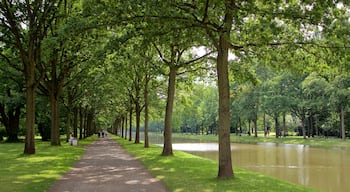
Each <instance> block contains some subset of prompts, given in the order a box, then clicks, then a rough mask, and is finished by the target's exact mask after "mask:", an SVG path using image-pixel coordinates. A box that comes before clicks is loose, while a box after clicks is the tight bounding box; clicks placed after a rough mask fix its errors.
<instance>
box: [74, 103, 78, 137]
mask: <svg viewBox="0 0 350 192" xmlns="http://www.w3.org/2000/svg"><path fill="white" fill-rule="evenodd" d="M78 113H79V109H78V107H74V120H73V121H74V122H73V138H78Z"/></svg>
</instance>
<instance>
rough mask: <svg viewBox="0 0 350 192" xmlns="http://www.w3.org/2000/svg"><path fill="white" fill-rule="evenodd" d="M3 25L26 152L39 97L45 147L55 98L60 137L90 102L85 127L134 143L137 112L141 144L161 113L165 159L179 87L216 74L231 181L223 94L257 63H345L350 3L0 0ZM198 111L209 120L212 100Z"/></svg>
mask: <svg viewBox="0 0 350 192" xmlns="http://www.w3.org/2000/svg"><path fill="white" fill-rule="evenodd" d="M0 21H1V23H0V43H1V44H0V49H1V58H2V60H1V79H2V80H4V82H6V83H5V84H3V85H2V88H1V89H2V94H1V96H2V98H1V103H2V105H1V106H4V107H2V108H3V109H4V110H3V111H5V113H7V116H8V117H10V116H14V117H17V114H18V113H16V112H17V111H16V107H15V106H16V105H11V104H12V103H17V104H18V106H20V107H21V108H23V107H24V106H25V112H26V113H25V114H26V116H25V130H26V139H25V148H24V153H26V154H33V153H35V143H34V136H35V124H36V123H35V119H36V118H35V116H36V114H45V110H40V111H38V110H36V108H35V103H36V102H35V101H36V100H35V98H36V97H35V96H36V93H39V94H42V95H46V96H47V97H48V98H49V101H50V106H51V113H50V114H51V117H50V122H51V126H50V127H51V128H50V130H51V138H50V139H51V144H52V145H59V144H60V127H59V117H60V115H59V111H60V110H59V109H60V107H59V106H62V104H65V105H64V106H65V108H66V110H64V111H65V116H66V119H67V120H66V122H67V123H66V125H67V129H66V133H67V134H68V133H69V132H70V131H69V127H70V122H71V119H73V122H74V123H73V124H74V127H76V126H75V125H76V124H77V122H78V121H77V120H76V118H77V115H74V114H77V109H86V110H84V111H89V113H88V114H90V116H88V118H87V121H94V120H96V121H94V122H95V123H93V122H90V123H87V124H91V125H92V124H93V125H96V126H99V127H100V128H105V127H107V123H109V124H113V126H112V130H113V129H116V128H117V127H123V125H124V127H126V126H125V125H127V126H129V132H130V133H131V131H130V130H131V128H132V125H133V124H135V125H136V130H135V131H136V137H135V143H139V142H140V134H139V132H140V124H141V119H142V118H141V115H142V113H141V112H142V111H143V112H144V121H145V130H146V134H145V135H146V138H145V141H146V142H145V147H147V146H148V142H147V130H148V119H149V118H152V119H158V118H159V117H160V116H163V117H164V147H163V151H162V155H172V154H173V153H172V141H171V132H172V126H173V122H172V117H173V108H174V101H175V99H176V98H178V97H181V95H179V94H176V93H175V89H176V88H179V87H180V86H179V83H180V84H183V85H188V82H193V81H194V80H198V79H208V78H216V82H217V88H218V91H217V97H216V98H215V100H213V105H210V106H215V104H214V103H215V102H217V101H218V104H217V106H218V109H219V110H218V112H217V117H218V135H219V171H218V176H219V178H226V177H231V176H233V170H232V161H231V156H230V154H231V152H230V151H231V150H230V127H231V123H232V121H231V118H232V116H233V115H234V113H233V114H231V113H230V106H231V100H230V98H232V97H234V95H236V94H237V91H236V89H240V86H236V85H241V84H243V83H245V82H247V81H250V82H252V83H253V85H255V84H258V78H256V77H255V72H254V71H255V69H258V68H255V67H254V66H257V65H259V66H260V65H261V66H273V67H275V70H278V68H291V69H294V70H297V71H299V72H309V71H312V70H315V69H320V70H322V69H323V72H324V73H327V72H328V71H329V70H328V69H327V67H328V66H332V67H333V66H334V68H337V69H339V70H338V71H337V70H335V71H334V72H335V73H332V74H334V75H335V76H337V75H338V74H339V71H341V70H340V69H347V67H346V65H347V62H346V55H347V48H346V46H344V45H346V42H347V40H348V38H346V37H347V36H346V34H347V31H349V30H347V29H348V28H347V26H348V23H349V21H348V8H347V5H346V3H345V2H341V1H339V2H337V1H334V0H333V1H322V2H312V1H311V2H309V1H288V2H284V1H271V2H266V1H264V2H262V1H234V0H224V1H211V0H206V1H181V0H179V1H159V2H158V1H154V0H150V1H144V0H142V1H137V0H136V1H132V2H128V1H126V2H125V1H118V0H116V1H103V0H101V1H95V0H82V1H78V0H76V1H75V0H55V1H52V0H50V1H47V0H34V1H11V0H3V1H1V3H0ZM199 50H203V51H199ZM320 53H323V54H322V57H320V55H318V54H320ZM230 54H231V57H233V58H232V59H231V60H229V58H230ZM336 64H337V66H336ZM335 66H336V67H335ZM14 74H22V77H23V78H22V79H21V78H17V77H18V76H21V75H14ZM208 74H209V77H208ZM262 74H263V73H262ZM8 75H9V76H10V78H7V76H8ZM266 79H267V78H266ZM230 82H232V83H235V84H231V86H230ZM185 87H186V86H185ZM230 87H231V88H230ZM9 89H10V91H7V90H9ZM188 89H189V90H191V88H190V87H189V88H188ZM23 90H25V97H23ZM230 90H231V91H230ZM232 90H233V91H232ZM274 91H276V90H274ZM232 94H233V95H232ZM214 95H215V94H214V93H213V96H214ZM213 96H210V95H209V96H208V97H213ZM23 98H25V102H23ZM149 98H152V99H149ZM15 100H16V101H19V102H14V101H15ZM159 101H160V102H159ZM5 105H6V106H5ZM163 107H165V110H159V109H164V108H163ZM208 107H209V105H208ZM344 109H345V108H344ZM206 110H210V111H211V113H209V112H208V113H207V112H206ZM233 110H234V111H235V110H236V106H235V105H233ZM188 112H189V111H184V114H185V115H188V114H187V113H188ZM266 112H267V111H266ZM5 113H4V114H5ZM201 113H202V114H203V116H202V117H201V118H203V119H205V120H208V119H214V118H216V116H215V115H211V114H212V109H211V108H210V109H206V108H205V107H204V106H203V108H202V111H201ZM10 114H12V115H10ZM71 116H72V117H73V118H70V117H71ZM133 116H135V117H133ZM80 119H83V118H80ZM1 120H2V122H9V121H6V118H4V117H2V118H1ZM133 120H135V123H134V122H133ZM210 121H211V120H210ZM80 122H84V121H80ZM3 124H4V125H5V126H6V123H3ZM80 127H84V126H80ZM89 130H91V129H89ZM123 132H124V131H123ZM68 137H69V136H68ZM68 137H67V138H68ZM129 137H130V139H131V135H130V136H129Z"/></svg>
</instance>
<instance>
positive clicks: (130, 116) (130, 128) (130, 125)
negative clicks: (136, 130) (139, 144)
mask: <svg viewBox="0 0 350 192" xmlns="http://www.w3.org/2000/svg"><path fill="white" fill-rule="evenodd" d="M131 106H132V105H130V109H129V141H131V140H132V107H131Z"/></svg>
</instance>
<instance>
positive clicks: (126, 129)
mask: <svg viewBox="0 0 350 192" xmlns="http://www.w3.org/2000/svg"><path fill="white" fill-rule="evenodd" d="M124 127H125V140H127V138H128V137H127V135H128V128H127V127H128V115H127V114H125V126H124Z"/></svg>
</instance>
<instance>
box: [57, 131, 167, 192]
mask: <svg viewBox="0 0 350 192" xmlns="http://www.w3.org/2000/svg"><path fill="white" fill-rule="evenodd" d="M108 191H111V192H112V191H113V192H118V191H121V192H129V191H130V192H131V191H135V192H136V191H137V192H141V191H150V192H166V191H167V190H166V188H165V187H164V185H163V184H162V183H161V182H160V181H159V180H157V179H155V178H154V177H153V176H152V175H151V174H150V173H149V172H148V170H146V169H145V168H144V167H143V165H142V164H141V163H140V162H139V161H138V160H136V159H135V158H134V157H132V156H131V155H130V154H128V153H127V152H126V151H124V150H123V149H122V148H121V147H120V145H119V144H118V143H117V142H116V141H114V140H113V139H111V138H108V137H106V138H99V139H97V140H96V141H94V142H93V143H92V144H91V145H89V146H88V147H87V149H86V152H85V155H84V156H83V157H82V159H80V160H79V161H78V162H77V163H76V165H75V166H74V167H73V168H72V170H71V171H70V172H69V173H67V174H65V175H63V176H62V178H61V179H59V180H58V181H57V182H56V183H55V184H54V185H53V186H52V187H51V189H50V192H108Z"/></svg>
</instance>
